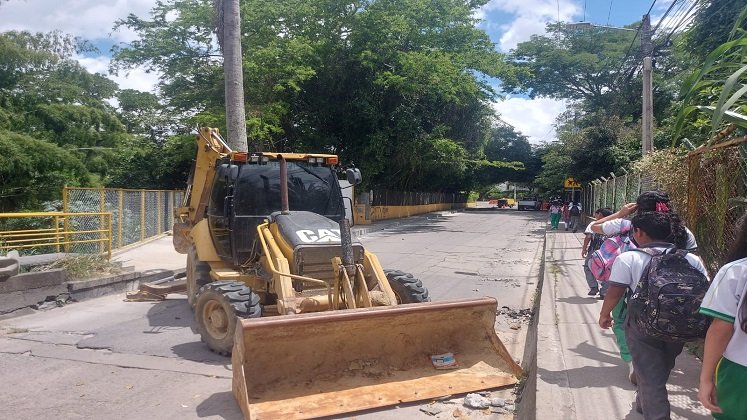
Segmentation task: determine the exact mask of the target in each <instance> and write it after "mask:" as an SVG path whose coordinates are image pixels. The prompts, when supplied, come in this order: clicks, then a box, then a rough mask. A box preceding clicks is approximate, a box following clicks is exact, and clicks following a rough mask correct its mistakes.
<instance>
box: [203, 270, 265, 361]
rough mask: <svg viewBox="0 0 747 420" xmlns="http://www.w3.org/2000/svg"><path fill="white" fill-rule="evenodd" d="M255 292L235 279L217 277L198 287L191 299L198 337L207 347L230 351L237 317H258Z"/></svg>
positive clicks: (217, 351) (257, 300) (224, 352)
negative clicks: (193, 305)
mask: <svg viewBox="0 0 747 420" xmlns="http://www.w3.org/2000/svg"><path fill="white" fill-rule="evenodd" d="M261 316H262V306H261V305H260V302H259V295H257V294H256V293H254V291H252V289H251V288H250V287H248V286H247V285H246V284H244V283H242V282H238V281H217V282H213V283H208V284H206V285H204V286H202V288H201V289H200V292H199V293H198V295H197V301H196V303H195V321H196V324H197V331H198V332H199V333H200V338H201V339H202V341H204V342H205V344H207V346H208V347H209V348H210V350H212V351H214V352H216V353H218V354H223V355H229V354H231V349H232V348H233V336H234V333H235V332H236V324H237V321H236V320H237V318H259V317H261Z"/></svg>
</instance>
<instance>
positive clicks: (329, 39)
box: [113, 0, 512, 190]
mask: <svg viewBox="0 0 747 420" xmlns="http://www.w3.org/2000/svg"><path fill="white" fill-rule="evenodd" d="M484 3H485V2H484V1H472V2H461V1H455V0H436V1H435V2H434V1H425V0H400V1H393V0H375V1H373V0H371V1H363V0H361V1H353V2H352V3H351V2H347V3H346V2H340V1H337V0H321V1H319V0H294V1H288V2H275V1H270V0H260V1H251V2H250V1H244V2H242V4H241V15H242V28H243V30H242V32H243V34H244V36H243V39H242V48H243V54H244V69H245V70H244V71H245V80H244V86H245V98H246V104H247V129H248V133H249V137H250V141H252V142H255V143H259V144H261V147H263V148H264V149H274V150H279V151H288V150H294V151H326V152H332V153H337V154H340V155H341V156H342V158H343V160H345V161H347V162H350V161H352V162H355V163H356V164H358V165H359V166H360V167H361V168H362V169H363V170H364V173H365V175H366V176H365V179H366V183H367V185H368V186H375V185H379V186H384V187H388V188H396V189H423V190H460V189H463V188H464V185H465V182H467V181H468V180H470V179H471V178H470V175H471V171H472V169H473V167H474V166H476V165H477V164H476V163H475V162H478V161H481V160H483V148H484V147H485V145H486V144H487V141H488V134H489V130H490V121H491V118H492V114H493V113H492V110H491V108H490V104H489V101H490V100H492V99H494V95H495V92H493V90H492V89H491V87H490V85H489V84H488V82H487V80H488V79H487V77H496V76H501V77H504V78H509V77H511V76H512V68H511V67H510V66H508V65H507V64H506V63H505V60H504V59H503V57H502V56H501V55H500V54H498V53H497V52H496V51H495V48H494V46H493V44H492V43H491V42H490V40H489V38H488V36H487V35H486V34H485V33H484V32H483V31H482V30H479V29H477V28H476V27H475V19H474V17H473V15H474V14H473V12H474V11H475V10H476V9H477V8H478V7H480V6H481V5H482V4H484ZM211 13H212V3H211V2H209V1H206V0H203V1H197V2H183V1H175V0H172V1H168V2H162V3H159V4H157V5H156V6H155V8H154V9H153V12H152V18H151V19H149V20H146V19H142V18H139V17H137V16H129V17H128V18H127V19H125V20H123V21H122V22H120V23H119V25H120V26H125V27H127V28H129V29H131V30H133V31H135V32H136V33H137V34H138V35H139V39H138V40H136V41H135V42H133V43H132V44H130V45H129V46H123V47H122V48H120V49H118V50H117V51H116V52H115V60H114V65H113V68H114V69H115V70H120V71H124V70H126V69H128V68H130V67H132V66H135V65H145V66H147V68H149V69H152V70H158V71H159V72H161V74H163V77H162V79H161V82H160V90H161V94H162V96H161V98H160V99H161V100H162V102H163V103H164V104H165V105H166V106H168V107H170V108H173V109H174V110H175V111H178V112H183V113H184V114H187V115H189V117H188V118H186V119H185V120H184V122H183V124H184V125H189V124H194V123H199V124H204V125H217V126H219V127H222V126H224V124H225V116H224V112H223V110H222V106H223V94H222V89H223V80H222V73H221V71H220V67H219V65H220V61H219V57H217V50H216V48H217V45H215V42H214V38H213V34H212V28H213V23H212V20H211V18H210V16H211ZM440 157H448V158H449V159H451V160H450V161H448V162H445V161H443V160H439V159H440ZM434 161H435V162H441V164H440V165H434V164H433V162H434ZM436 166H438V167H439V170H440V172H438V174H437V175H438V176H434V173H435V169H434V168H435V167H436Z"/></svg>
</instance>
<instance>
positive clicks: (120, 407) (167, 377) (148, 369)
mask: <svg viewBox="0 0 747 420" xmlns="http://www.w3.org/2000/svg"><path fill="white" fill-rule="evenodd" d="M544 221H545V214H544V213H533V212H518V211H516V210H511V209H506V210H496V211H484V212H456V213H440V214H432V215H428V216H423V217H414V218H410V219H406V220H402V221H399V222H398V223H389V224H387V225H386V226H388V227H387V228H386V229H384V230H376V229H369V233H366V234H364V235H362V236H360V240H361V242H362V243H363V244H364V246H366V247H367V248H369V249H371V250H372V251H374V252H375V253H376V254H377V255H378V257H379V259H380V261H381V263H382V265H383V266H384V267H385V268H391V269H399V270H403V271H406V272H410V273H412V274H413V275H415V276H416V277H419V278H421V279H422V281H423V283H424V284H425V285H426V286H427V287H428V289H429V291H430V295H431V298H432V299H433V300H450V299H458V298H469V297H482V296H493V297H496V298H497V299H498V301H499V307H500V306H504V305H505V306H506V307H505V308H502V310H501V314H499V316H498V317H497V320H496V330H497V331H498V334H499V336H500V337H501V340H502V341H503V342H504V344H505V345H506V347H507V348H508V350H509V352H510V353H511V354H512V355H514V358H515V359H517V360H518V359H520V357H521V356H522V354H523V346H524V339H525V335H526V329H527V328H526V327H527V322H528V317H521V316H517V315H516V313H517V312H518V311H520V310H522V309H528V308H530V307H531V301H532V297H533V296H534V293H535V290H536V287H537V283H536V282H537V276H538V275H539V269H540V262H541V260H542V244H543V238H544ZM169 241H170V238H165V239H164V240H162V241H157V242H154V243H152V244H149V245H145V246H144V247H141V248H139V249H138V250H137V257H132V255H130V256H127V255H124V256H122V259H123V260H127V259H128V258H129V259H130V260H137V264H138V266H139V269H158V268H178V267H175V266H178V265H179V261H184V256H183V255H179V254H176V253H173V254H171V253H169V252H168V251H167V249H168V243H169ZM148 247H151V248H148ZM182 266H183V264H182ZM123 297H124V296H123V295H113V296H107V297H103V298H99V299H94V300H90V301H86V302H81V303H75V304H71V305H68V306H66V307H63V308H56V309H52V310H49V311H46V312H39V313H36V314H33V315H29V316H25V317H20V318H15V319H10V320H4V321H2V322H0V375H2V377H3V379H4V381H3V382H4V384H5V389H4V390H3V392H2V393H0V418H13V419H39V418H46V417H49V416H53V417H55V418H60V419H77V418H85V419H90V418H108V419H148V418H152V419H172V418H173V419H177V418H178V419H197V418H216V419H220V418H222V419H240V418H242V417H241V413H240V411H239V408H238V406H237V405H236V403H235V402H234V400H233V396H232V394H231V366H230V360H229V359H228V358H225V357H223V356H218V355H215V354H213V353H211V352H210V351H208V350H207V348H206V347H205V346H204V345H203V344H202V343H201V342H200V339H199V336H197V335H195V334H194V333H193V332H192V330H191V328H190V326H191V324H192V313H191V310H190V308H189V305H188V304H187V302H186V298H185V297H184V296H182V295H172V296H170V297H169V298H168V299H167V300H165V301H163V302H157V303H148V302H124V301H123ZM494 395H496V396H504V397H505V398H509V399H511V398H512V396H511V394H510V391H501V392H498V393H496V394H494ZM451 402H452V403H453V404H448V401H447V404H446V405H445V407H446V410H444V411H443V412H442V413H440V414H437V415H436V416H435V417H436V418H453V416H454V412H453V411H454V410H456V409H457V408H459V409H460V410H461V411H460V413H462V414H464V415H466V416H470V417H474V418H489V416H491V415H490V414H488V413H485V412H477V411H475V412H470V411H469V410H465V409H464V408H462V407H461V406H460V402H461V400H459V399H454V400H453V401H451ZM423 405H424V403H415V404H408V405H402V406H397V407H389V408H384V409H378V410H371V411H368V412H365V413H355V414H348V415H346V416H342V417H347V416H353V415H354V416H355V417H356V418H370V419H374V418H376V419H381V418H391V419H395V418H433V417H430V416H428V415H426V414H424V413H422V412H421V411H420V408H422V407H423ZM492 416H493V418H501V417H508V418H510V414H509V415H492Z"/></svg>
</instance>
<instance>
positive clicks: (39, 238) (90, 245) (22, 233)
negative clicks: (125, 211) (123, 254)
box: [0, 212, 112, 258]
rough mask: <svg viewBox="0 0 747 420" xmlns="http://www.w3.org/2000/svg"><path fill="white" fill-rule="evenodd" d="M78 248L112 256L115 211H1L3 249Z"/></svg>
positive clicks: (48, 249)
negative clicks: (112, 212)
mask: <svg viewBox="0 0 747 420" xmlns="http://www.w3.org/2000/svg"><path fill="white" fill-rule="evenodd" d="M14 249H15V250H27V251H32V252H36V253H50V252H63V251H64V252H74V253H85V254H92V253H99V254H102V255H104V254H106V256H107V258H111V256H112V214H111V213H103V212H88V213H64V212H39V213H0V251H6V252H7V251H10V250H14Z"/></svg>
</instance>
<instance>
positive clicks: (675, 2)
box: [651, 0, 679, 37]
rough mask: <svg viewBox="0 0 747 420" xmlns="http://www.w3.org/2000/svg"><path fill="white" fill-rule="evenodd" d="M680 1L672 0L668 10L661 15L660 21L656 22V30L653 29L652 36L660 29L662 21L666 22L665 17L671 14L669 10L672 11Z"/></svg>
mask: <svg viewBox="0 0 747 420" xmlns="http://www.w3.org/2000/svg"><path fill="white" fill-rule="evenodd" d="M678 1H679V0H674V1H673V2H672V4H670V5H669V8H668V9H667V11H666V12H664V14H663V15H662V16H661V18H659V21H658V22H657V23H656V26H655V27H654V30H653V31H651V36H652V37H653V36H654V34H655V33H656V31H657V30H658V29H659V26H660V25H661V23H662V22H664V19H666V17H667V15H668V14H669V12H671V11H672V8H673V7H674V5H675V4H677V2H678Z"/></svg>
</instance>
